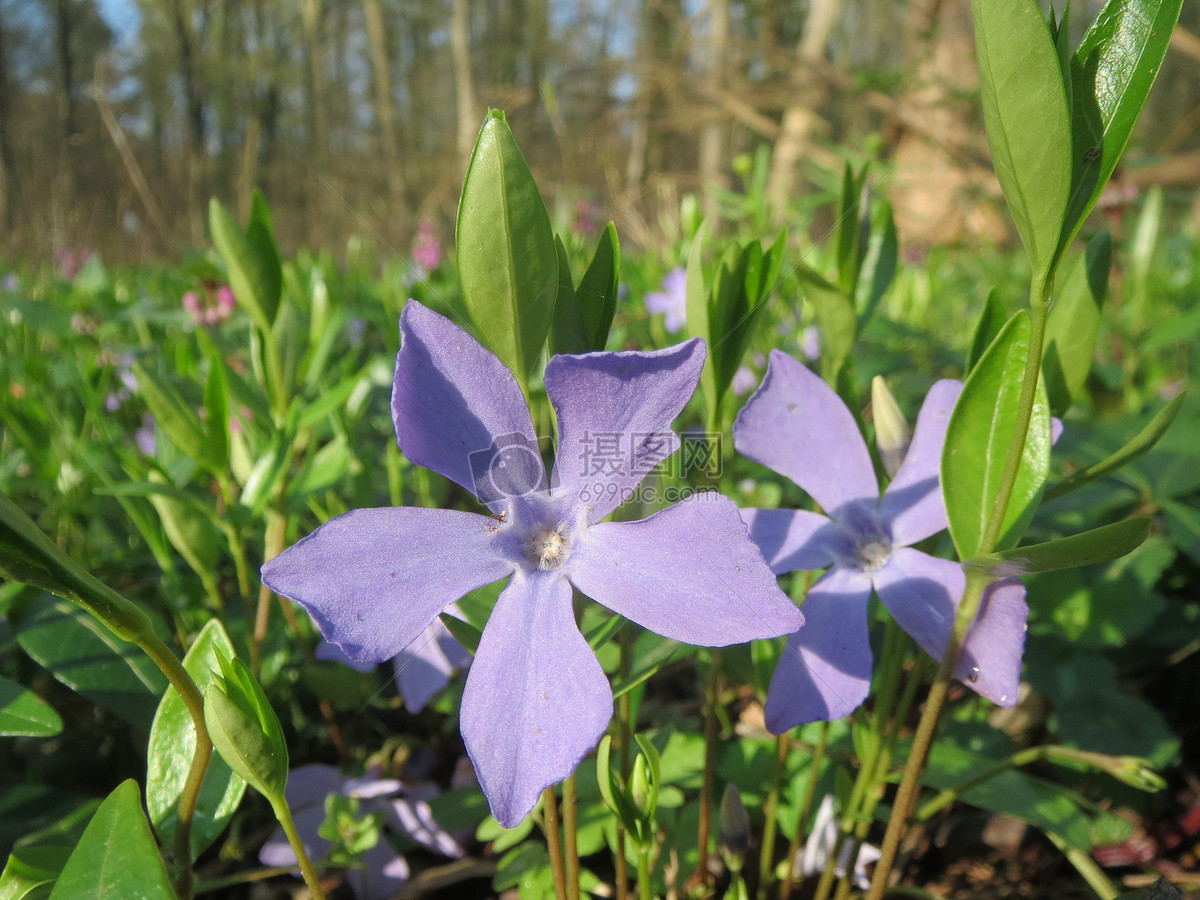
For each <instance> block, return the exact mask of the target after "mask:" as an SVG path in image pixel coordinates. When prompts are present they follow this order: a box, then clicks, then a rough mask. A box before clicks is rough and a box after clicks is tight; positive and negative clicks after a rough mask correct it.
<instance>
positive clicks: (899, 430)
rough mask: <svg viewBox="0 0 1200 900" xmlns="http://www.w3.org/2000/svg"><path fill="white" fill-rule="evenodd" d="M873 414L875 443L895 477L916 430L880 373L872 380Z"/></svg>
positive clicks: (884, 463) (886, 466)
mask: <svg viewBox="0 0 1200 900" xmlns="http://www.w3.org/2000/svg"><path fill="white" fill-rule="evenodd" d="M871 413H872V416H873V417H874V419H875V446H876V447H878V448H879V456H880V458H881V459H882V460H883V468H884V470H885V471H886V472H887V473H888V477H889V478H895V477H896V473H897V472H899V471H900V464H901V463H903V462H904V454H905V453H907V452H908V442H909V441H910V440H912V432H911V431H910V430H909V428H908V422H906V421H905V420H904V413H902V412H900V407H899V406H897V405H896V398H895V397H893V396H892V392H891V391H889V390H888V386H887V383H886V382H885V381H884V380H883V378H882V377H880V376H879V375H876V376H875V377H874V378H872V379H871Z"/></svg>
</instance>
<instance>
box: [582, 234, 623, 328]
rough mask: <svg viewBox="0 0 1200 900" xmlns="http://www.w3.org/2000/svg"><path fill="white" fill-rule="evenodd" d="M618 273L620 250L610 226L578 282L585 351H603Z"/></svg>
mask: <svg viewBox="0 0 1200 900" xmlns="http://www.w3.org/2000/svg"><path fill="white" fill-rule="evenodd" d="M620 273H621V248H620V245H619V244H618V242H617V226H616V225H614V224H613V223H612V222H609V223H608V225H606V226H605V228H604V232H603V233H602V234H601V235H600V242H599V243H598V244H597V245H596V252H595V254H594V255H593V256H592V261H591V263H590V264H589V265H588V267H587V271H586V272H584V273H583V278H581V279H579V290H578V292H577V294H578V298H579V308H580V310H581V311H582V313H583V323H584V327H585V328H586V332H587V338H588V348H587V349H588V350H603V349H604V347H605V345H606V344H607V343H608V332H609V329H611V328H612V320H613V313H615V312H616V310H617V281H618V278H619V277H620Z"/></svg>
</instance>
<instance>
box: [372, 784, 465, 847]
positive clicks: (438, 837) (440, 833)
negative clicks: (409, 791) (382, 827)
mask: <svg viewBox="0 0 1200 900" xmlns="http://www.w3.org/2000/svg"><path fill="white" fill-rule="evenodd" d="M386 814H387V819H388V822H389V823H390V824H391V826H392V827H393V828H394V829H396V831H398V832H400V833H401V834H406V835H408V836H409V837H410V838H412V839H413V840H414V841H416V842H417V843H419V844H424V845H425V846H426V847H428V848H429V849H431V850H436V851H437V852H438V853H440V854H442V855H443V856H449V857H451V858H452V859H458V858H459V857H461V856H462V855H463V849H462V847H460V846H459V844H458V841H456V840H455V839H454V838H453V837H452V836H451V835H450V834H449V833H447V832H446V831H445V829H443V828H442V826H441V825H439V824H438V823H437V820H436V819H434V817H433V810H432V809H430V807H429V804H428V803H426V802H425V801H424V800H417V799H414V798H408V797H401V798H399V799H397V800H389V801H388V803H387V808H386Z"/></svg>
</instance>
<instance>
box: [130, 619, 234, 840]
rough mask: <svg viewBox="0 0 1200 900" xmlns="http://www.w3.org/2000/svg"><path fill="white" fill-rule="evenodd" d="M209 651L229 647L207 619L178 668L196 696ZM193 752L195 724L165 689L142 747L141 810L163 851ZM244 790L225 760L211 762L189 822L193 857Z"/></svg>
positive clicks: (204, 680) (206, 676) (208, 666)
mask: <svg viewBox="0 0 1200 900" xmlns="http://www.w3.org/2000/svg"><path fill="white" fill-rule="evenodd" d="M214 648H219V651H220V652H224V653H225V654H226V655H229V656H232V655H233V645H232V644H231V643H230V642H229V636H228V635H227V634H226V633H225V629H224V628H222V627H221V623H220V622H219V621H218V620H216V619H210V620H209V622H208V624H206V625H205V626H204V628H202V629H201V630H200V633H199V634H198V635H197V636H196V640H195V641H194V642H193V643H192V646H191V648H190V649H189V650H188V652H187V655H186V656H184V658H183V667H184V668H185V669H187V672H188V674H189V675H191V676H192V680H193V681H194V682H196V687H197V688H199V689H200V691H201V692H203V691H204V690H205V689H206V688H207V687H208V685H209V684H210V683H211V682H212V670H213V666H214V665H216V657H215V656H214V653H215V652H217V651H215V650H214ZM195 750H196V726H195V723H193V722H192V717H191V715H189V714H188V711H187V707H186V706H184V703H183V698H182V697H180V696H179V692H178V691H177V690H175V688H173V687H169V688H167V691H166V693H164V694H163V698H162V701H161V702H160V703H159V704H158V712H157V713H156V714H155V716H154V723H153V724H152V725H151V726H150V741H149V744H148V746H147V747H146V808H147V810H148V811H149V813H150V821H151V822H152V823H153V824H154V830H155V831H157V832H158V836H159V839H160V841H161V842H162V844H163V846H166V847H173V846H174V841H175V829H176V827H177V825H178V812H179V809H178V807H179V797H180V794H181V793H182V792H183V787H184V782H185V781H186V780H187V775H188V769H189V767H190V766H191V764H192V756H193V754H194V753H195ZM245 790H246V783H245V782H244V781H243V780H242V779H241V778H239V777H238V776H237V775H235V774H234V773H233V771H232V770H231V769H230V768H229V766H228V765H227V764H226V763H225V761H224V760H222V759H220V758H217V759H214V760H212V762H211V763H210V764H209V767H208V773H207V774H206V775H205V776H204V784H203V786H202V787H201V789H200V797H199V800H198V802H197V804H196V812H195V815H194V817H193V819H192V837H191V841H192V859H195V858H196V857H198V856H199V855H200V853H201V852H202V851H203V850H204V849H205V848H206V847H208V846H209V845H210V844H211V843H212V842H213V841H214V840H216V838H217V836H218V835H219V834H220V833H221V831H222V830H224V828H225V825H226V824H227V823H228V822H229V819H230V817H231V816H232V815H233V813H234V811H235V810H236V809H237V807H238V804H239V803H240V802H241V799H242V794H243V793H245Z"/></svg>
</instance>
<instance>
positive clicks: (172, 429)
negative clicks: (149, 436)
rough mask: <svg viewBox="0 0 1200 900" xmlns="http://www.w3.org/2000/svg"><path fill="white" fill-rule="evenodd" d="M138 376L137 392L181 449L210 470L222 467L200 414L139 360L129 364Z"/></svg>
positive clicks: (135, 375)
mask: <svg viewBox="0 0 1200 900" xmlns="http://www.w3.org/2000/svg"><path fill="white" fill-rule="evenodd" d="M130 371H132V372H133V376H134V378H136V379H137V384H138V393H139V394H141V396H142V399H143V400H144V401H145V403H146V407H147V408H148V409H149V410H150V415H152V416H154V420H155V422H157V423H158V427H159V428H161V429H162V430H163V431H164V432H165V433H166V435H167V437H168V438H170V440H171V443H172V444H174V445H175V446H176V447H178V448H179V449H180V451H181V452H182V453H184V454H185V455H186V456H188V457H190V458H191V459H193V460H195V461H196V463H197V464H198V465H200V466H201V467H202V468H204V469H207V470H208V471H210V472H215V471H221V470H222V467H221V460H220V459H219V458H218V457H216V456H215V455H214V454H213V450H214V447H213V445H212V443H211V442H210V440H209V436H208V433H207V432H206V431H205V428H204V423H202V422H201V421H200V416H199V415H197V414H196V411H195V410H194V409H192V407H191V406H189V405H188V404H187V402H186V401H184V399H183V398H182V397H181V396H180V395H179V392H178V391H176V390H175V389H174V388H173V387H171V386H170V385H169V384H167V383H166V382H164V381H163V380H162V379H160V378H155V377H154V376H152V375H151V374H150V373H149V372H147V371H146V370H145V369H144V368H142V366H141V364H140V363H136V362H135V363H134V364H133V366H131V367H130Z"/></svg>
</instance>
